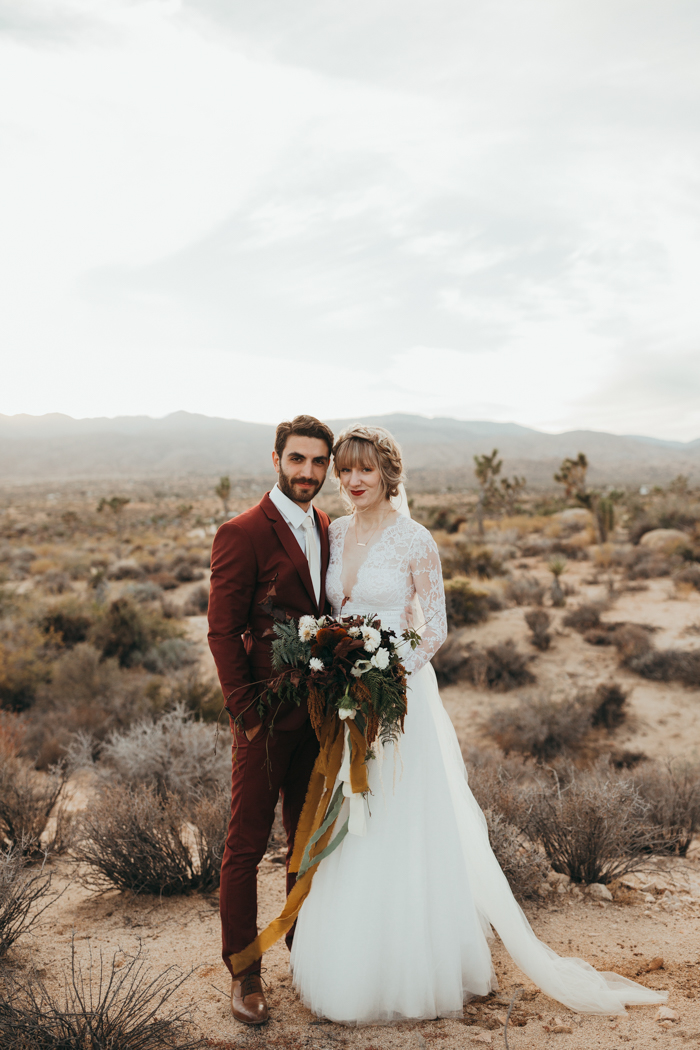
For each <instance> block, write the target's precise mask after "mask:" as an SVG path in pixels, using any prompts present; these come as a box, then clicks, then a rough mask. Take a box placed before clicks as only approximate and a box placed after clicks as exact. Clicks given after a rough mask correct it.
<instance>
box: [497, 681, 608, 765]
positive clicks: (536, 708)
mask: <svg viewBox="0 0 700 1050" xmlns="http://www.w3.org/2000/svg"><path fill="white" fill-rule="evenodd" d="M591 721H592V716H591V710H590V705H589V704H588V703H587V702H586V701H585V699H584V698H583V697H580V696H576V697H573V698H570V699H568V700H563V701H556V700H552V699H551V698H549V697H533V698H532V699H527V700H522V701H521V702H520V703H519V704H518V705H517V707H511V708H500V709H497V710H495V711H492V712H491V713H490V715H489V716H488V718H487V719H486V723H485V725H486V729H487V731H488V733H489V734H490V735H491V736H492V737H493V739H494V740H495V741H496V743H497V744H498V746H499V747H500V748H502V750H503V751H504V752H505V753H506V755H508V754H510V753H511V752H512V751H515V752H517V753H519V754H522V755H529V756H531V757H532V758H534V759H536V761H538V762H548V761H550V760H551V759H552V758H555V757H556V756H558V755H562V754H572V753H573V752H575V751H576V750H577V749H578V748H579V747H580V746H581V742H582V740H583V739H584V738H585V736H586V735H587V733H588V732H589V730H590V728H591Z"/></svg>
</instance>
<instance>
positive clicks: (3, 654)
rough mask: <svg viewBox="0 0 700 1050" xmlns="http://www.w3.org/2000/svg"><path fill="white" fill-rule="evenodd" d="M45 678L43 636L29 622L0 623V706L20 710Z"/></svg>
mask: <svg viewBox="0 0 700 1050" xmlns="http://www.w3.org/2000/svg"><path fill="white" fill-rule="evenodd" d="M48 677H49V665H48V654H47V649H46V638H45V636H44V635H43V634H42V633H41V631H39V629H38V628H37V627H35V626H34V625H33V624H29V623H22V622H19V621H14V620H9V621H4V622H2V623H0V708H4V709H5V710H8V711H24V710H26V709H27V708H28V707H31V705H32V704H33V702H34V698H35V696H36V693H37V689H38V688H39V686H40V684H41V683H42V682H44V681H46V680H47V678H48Z"/></svg>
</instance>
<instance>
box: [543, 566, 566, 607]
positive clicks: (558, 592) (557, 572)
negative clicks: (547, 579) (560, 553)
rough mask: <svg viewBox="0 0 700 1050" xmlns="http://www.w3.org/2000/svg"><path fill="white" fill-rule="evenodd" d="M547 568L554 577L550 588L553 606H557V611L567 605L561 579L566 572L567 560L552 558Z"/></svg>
mask: <svg viewBox="0 0 700 1050" xmlns="http://www.w3.org/2000/svg"><path fill="white" fill-rule="evenodd" d="M547 568H548V569H549V571H550V572H551V574H552V576H553V577H554V578H553V580H552V586H551V588H550V594H551V595H552V605H554V606H556V608H557V609H561V607H562V606H564V605H566V598H565V597H564V591H563V590H562V587H561V583H560V582H559V577H560V576H561V575H562V573H564V572H566V558H552V560H551V561H550V563H549V565H548V566H547Z"/></svg>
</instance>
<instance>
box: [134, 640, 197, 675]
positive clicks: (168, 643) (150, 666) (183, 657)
mask: <svg viewBox="0 0 700 1050" xmlns="http://www.w3.org/2000/svg"><path fill="white" fill-rule="evenodd" d="M198 659H199V653H198V651H197V647H196V646H195V645H194V643H193V642H190V641H188V640H187V639H186V638H165V639H164V640H163V641H162V642H158V644H157V645H152V646H151V648H150V649H149V650H148V652H147V653H146V654H145V656H144V657H143V659H142V660H141V663H142V665H143V667H145V668H146V670H147V671H150V672H151V673H152V674H169V673H170V672H171V671H179V670H181V668H183V667H187V666H188V665H189V664H193V663H196V662H197V660H198Z"/></svg>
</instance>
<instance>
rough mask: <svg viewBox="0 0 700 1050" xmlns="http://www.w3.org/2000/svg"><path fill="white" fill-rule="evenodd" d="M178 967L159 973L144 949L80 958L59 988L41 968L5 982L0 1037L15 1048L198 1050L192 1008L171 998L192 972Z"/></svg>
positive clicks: (0, 1006) (0, 1005)
mask: <svg viewBox="0 0 700 1050" xmlns="http://www.w3.org/2000/svg"><path fill="white" fill-rule="evenodd" d="M189 976H190V975H189V974H183V973H182V972H181V971H180V970H178V969H177V968H175V967H172V966H171V967H168V969H167V970H165V971H164V972H163V973H161V974H158V975H156V976H154V975H153V974H152V972H151V970H150V968H149V967H148V965H147V963H146V960H145V958H144V955H143V952H142V950H141V949H139V950H138V952H137V953H136V954H135V955H132V956H129V955H125V954H124V953H123V952H121V951H119V952H116V953H115V954H114V955H113V956H112V957H111V959H105V958H104V956H103V955H102V954H101V953H100V956H99V958H98V959H93V956H92V952H91V953H90V956H89V960H88V963H87V967H86V969H83V967H82V966H81V964H80V962H79V961H78V959H77V958H76V952H75V945H74V944H73V945H72V950H71V963H70V969H69V971H68V973H66V974H64V980H63V982H62V988H61V990H60V992H55V991H53V990H49V988H48V986H47V985H46V983H45V981H44V979H43V977H42V976H41V974H40V973H39V972H37V971H34V972H33V973H31V974H30V975H29V978H28V979H25V980H24V981H23V982H22V983H21V984H20V983H19V982H18V981H17V979H16V978H13V977H12V975H11V974H10V973H6V974H5V975H4V980H3V981H2V982H0V1045H2V1046H6V1047H13V1048H16V1050H176V1048H177V1050H199V1048H200V1047H201V1048H203V1047H204V1046H206V1041H205V1040H203V1039H199V1038H193V1036H192V1029H191V1024H190V1022H189V1018H188V1014H187V1012H186V1011H185V1010H184V1009H175V1008H174V1007H173V1006H171V1005H170V1004H171V1000H172V998H173V996H174V995H175V994H176V993H177V992H178V990H179V989H180V988H181V986H182V985H183V984H184V983H185V981H186V980H187V979H188V978H189Z"/></svg>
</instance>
